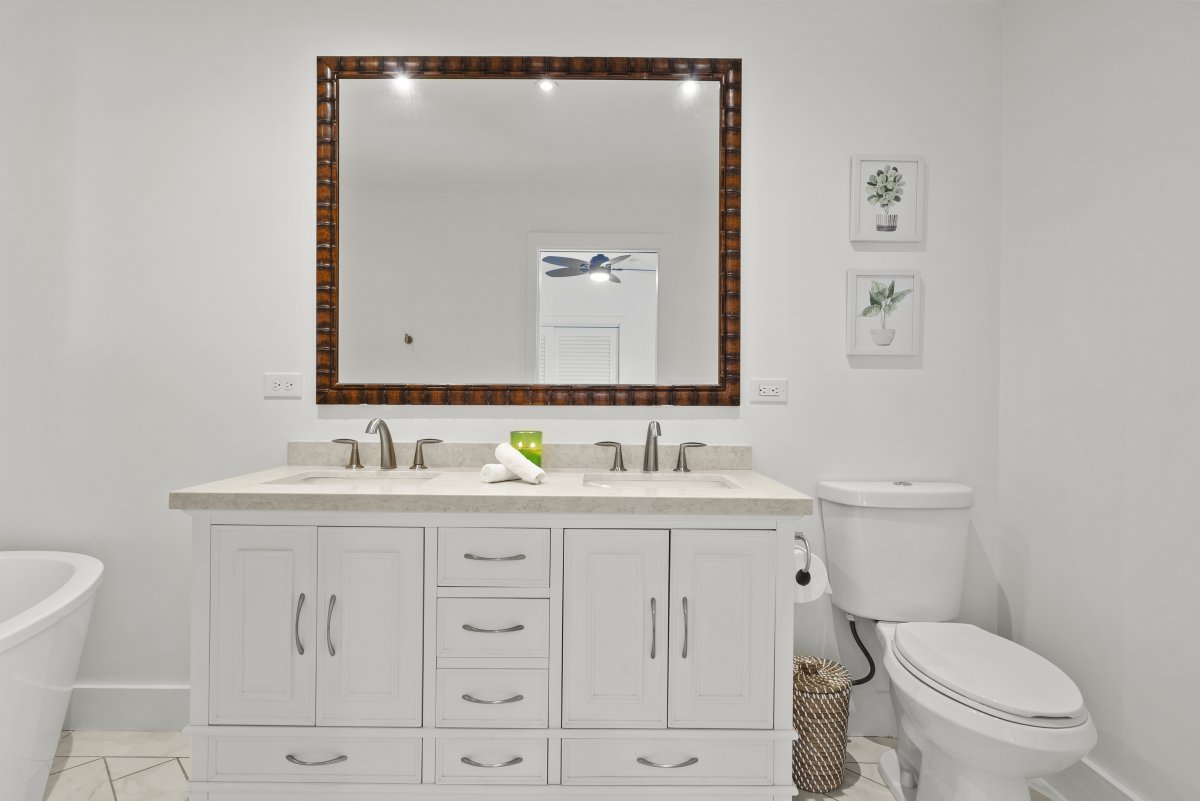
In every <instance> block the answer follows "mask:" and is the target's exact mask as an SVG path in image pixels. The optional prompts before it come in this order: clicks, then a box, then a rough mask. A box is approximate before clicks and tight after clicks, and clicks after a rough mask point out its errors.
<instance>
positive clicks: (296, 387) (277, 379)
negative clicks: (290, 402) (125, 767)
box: [263, 373, 301, 398]
mask: <svg viewBox="0 0 1200 801" xmlns="http://www.w3.org/2000/svg"><path fill="white" fill-rule="evenodd" d="M300 388H301V387H300V373H263V397H264V398H299V397H300Z"/></svg>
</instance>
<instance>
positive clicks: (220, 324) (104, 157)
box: [0, 0, 1001, 733]
mask: <svg viewBox="0 0 1200 801" xmlns="http://www.w3.org/2000/svg"><path fill="white" fill-rule="evenodd" d="M0 13H2V14H4V15H5V18H4V19H2V20H0V30H3V31H5V32H6V34H5V35H6V36H7V35H9V34H8V32H11V31H13V29H14V27H13V26H10V25H8V24H7V23H8V22H9V20H8V19H7V17H8V16H11V15H19V14H28V15H31V16H32V17H33V19H32V21H30V20H28V19H26V20H23V21H22V20H17V21H16V22H14V26H16V30H18V31H19V34H18V35H15V36H14V37H13V38H15V39H16V40H17V41H16V42H13V43H12V44H13V47H12V48H5V49H3V50H2V51H0V59H3V61H4V64H5V66H6V67H7V68H8V73H7V74H9V75H18V76H21V80H17V81H13V82H12V83H13V84H15V93H16V96H17V97H18V98H21V99H23V100H24V101H25V102H24V108H25V109H27V113H23V114H22V115H21V116H20V117H19V118H18V120H19V124H17V123H14V122H13V118H12V117H9V118H8V119H9V123H7V124H6V125H4V126H0V136H3V137H5V140H4V142H3V145H4V147H3V150H2V151H0V152H4V153H5V154H13V153H18V154H20V158H19V159H17V160H16V161H15V163H14V160H13V159H11V158H5V159H2V160H0V164H3V169H5V171H6V172H5V177H6V184H5V186H4V192H0V195H2V196H4V198H5V200H6V201H8V202H10V203H14V204H15V205H16V206H17V209H16V214H15V216H9V217H8V219H7V220H6V222H7V223H8V228H9V229H11V230H8V231H6V236H5V239H4V246H3V247H4V254H3V258H4V273H5V279H6V281H5V289H6V291H7V292H10V293H12V294H10V295H8V296H7V297H8V303H6V313H5V314H4V315H2V316H0V326H2V327H3V328H2V330H0V342H2V343H3V347H4V348H5V351H4V354H5V361H4V366H5V371H6V375H7V376H8V377H9V378H8V381H7V383H6V390H7V391H6V392H5V393H4V395H3V397H4V401H3V403H4V407H3V414H2V415H0V426H2V429H0V433H2V435H3V439H0V441H2V442H3V443H4V446H5V448H6V450H7V452H8V458H7V459H5V460H4V467H3V471H4V475H3V476H2V479H3V480H0V488H2V490H0V491H3V492H4V496H3V507H2V508H3V510H4V514H3V516H2V517H0V547H5V548H22V547H52V548H63V549H77V550H81V551H85V552H88V553H94V554H96V555H98V556H100V557H101V558H102V559H103V560H104V561H105V562H106V564H107V565H108V569H109V572H108V575H107V579H106V583H105V585H104V587H103V589H102V590H101V594H100V596H99V600H98V603H97V608H96V616H95V619H94V624H93V630H92V637H91V640H90V643H89V646H88V649H87V652H86V655H85V658H84V663H83V666H82V673H81V680H82V681H85V682H91V683H97V684H106V683H108V684H112V683H118V684H135V685H137V684H144V685H158V684H178V683H183V682H185V681H186V680H187V655H186V652H187V633H186V628H187V621H188V612H187V607H188V598H187V577H188V570H189V560H188V550H187V548H188V544H187V542H188V534H189V529H188V521H187V518H186V517H185V516H184V515H182V514H180V513H173V512H170V511H168V510H167V509H166V494H167V492H168V491H169V490H170V489H172V488H177V487H182V486H186V485H190V484H195V483H198V482H202V481H207V480H211V479H215V478H218V477H221V476H227V475H231V474H236V473H242V472H246V471H250V470H256V469H261V468H265V467H268V466H271V465H275V464H278V463H280V462H281V461H282V460H283V458H284V443H285V442H286V441H287V440H289V439H324V438H332V437H337V436H347V435H350V436H353V435H355V434H359V432H360V431H361V430H362V426H363V422H364V420H365V418H367V417H370V416H373V415H375V414H378V413H381V411H382V414H383V415H384V416H385V417H387V418H388V419H389V421H391V423H392V431H393V433H394V434H395V435H396V437H397V438H400V439H406V438H412V437H414V436H417V435H421V436H440V437H442V438H444V439H447V440H496V439H499V438H501V437H503V436H504V435H505V434H506V432H507V431H508V430H509V429H511V428H517V427H525V426H532V427H537V428H540V429H543V430H544V431H545V432H546V437H547V439H548V440H557V441H567V442H580V441H594V440H597V439H622V440H625V441H638V440H639V438H640V437H641V436H642V435H643V433H644V430H645V423H646V420H647V419H649V418H652V417H653V418H658V419H660V420H662V421H663V431H664V438H665V440H666V441H672V440H674V441H679V440H683V439H698V440H702V441H707V442H713V443H751V444H753V445H754V446H755V463H756V467H757V468H758V469H759V470H762V471H763V472H765V473H767V474H769V475H772V476H774V477H776V478H778V479H780V480H782V481H784V482H786V483H788V484H790V485H792V486H794V487H797V488H799V489H801V490H804V491H809V492H811V491H812V490H813V488H814V485H815V482H816V481H817V480H818V479H820V478H824V477H843V478H845V477H863V478H885V477H886V478H892V477H903V478H952V479H957V480H960V481H965V482H967V483H969V484H972V485H974V486H975V487H976V489H977V491H978V505H977V507H976V509H975V514H974V522H975V532H974V538H973V544H972V550H971V554H970V572H971V583H970V586H969V588H968V590H967V598H966V617H967V618H968V619H970V620H973V621H976V622H978V623H980V624H982V625H985V626H988V627H994V625H995V604H996V584H995V578H994V573H993V569H992V566H991V565H992V556H991V553H992V551H993V548H994V544H995V537H996V523H995V519H996V514H997V506H996V488H997V474H996V464H997V447H998V446H997V395H998V393H997V386H996V384H997V373H996V369H995V364H994V363H995V358H996V354H997V351H998V346H999V338H1000V332H999V329H998V327H997V321H998V315H997V309H998V304H997V303H996V301H995V293H996V291H997V290H998V288H999V280H998V275H997V272H998V266H999V256H998V246H999V222H998V212H999V198H998V197H997V196H996V195H995V193H994V192H989V191H981V187H982V188H985V189H986V188H987V187H994V186H996V185H997V183H998V181H999V175H1000V166H999V151H1000V139H999V131H1000V96H1001V90H1000V55H1001V42H1000V7H999V5H998V4H995V3H990V2H984V3H947V2H919V1H917V0H913V1H912V2H895V0H878V1H877V2H874V1H868V0H856V1H851V0H809V1H808V2H795V1H794V0H749V1H748V2H740V3H737V4H736V5H731V4H729V3H727V2H716V1H715V0H660V1H659V2H654V3H648V2H642V1H639V0H606V1H605V2H578V3H564V2H562V1H561V0H514V2H510V3H494V2H485V0H470V2H467V1H465V0H464V2H445V3H416V2H393V1H388V2H385V1H384V0H357V1H355V2H342V3H337V4H335V5H331V4H329V3H327V2H317V0H289V1H287V2H285V1H284V0H272V1H267V0H261V1H260V2H253V3H247V2H243V0H223V1H221V2H212V1H210V2H203V3H201V2H192V3H163V2H153V1H152V0H138V1H136V2H135V1H134V0H93V1H92V2H84V1H83V0H75V2H56V3H40V4H37V3H34V2H32V0H16V1H15V2H13V1H12V0H10V2H8V3H6V4H5V5H4V6H3V11H0ZM465 20H470V24H465V23H464V21H465ZM881 39H882V40H883V41H886V42H888V43H889V49H888V52H887V54H886V56H884V57H879V56H877V55H876V53H877V44H878V42H879V41H880V40H881ZM547 51H553V52H555V53H562V54H612V55H672V54H683V55H693V54H694V55H698V56H711V57H725V56H740V57H742V58H743V59H744V68H745V73H744V81H745V90H744V98H743V99H744V111H745V114H744V126H745V127H744V136H743V141H744V147H745V152H744V172H743V208H744V215H743V232H744V236H743V303H742V312H743V339H742V345H743V347H742V353H743V361H742V374H743V376H745V377H746V378H750V377H771V378H777V377H781V378H788V379H789V380H790V389H791V402H790V403H789V404H788V405H787V406H760V405H746V406H743V407H742V408H741V409H707V410H688V409H623V410H615V409H597V410H594V411H593V410H587V409H582V410H581V409H555V410H549V409H528V410H522V409H515V410H512V409H507V410H506V409H479V410H465V409H462V408H457V409H412V408H399V407H397V408H391V409H386V410H380V409H374V408H372V409H368V408H347V409H338V408H317V407H315V406H314V405H313V404H312V401H311V399H312V391H311V385H312V384H311V379H312V375H313V370H312V365H313V340H314V333H313V292H314V290H313V250H314V249H313V172H314V167H313V164H314V152H315V151H314V142H313V59H314V57H315V56H317V55H325V54H361V53H430V54H464V53H465V54H472V53H475V54H480V53H484V54H491V53H534V54H538V53H545V52H547ZM31 65H38V66H37V68H36V69H35V68H33V66H31ZM43 65H44V66H43ZM854 153H885V154H886V153H900V154H910V153H911V154H919V155H922V156H924V157H925V158H926V160H927V161H928V164H929V208H928V213H927V219H928V241H927V244H926V245H924V246H918V247H913V248H911V249H908V250H905V251H903V252H894V253H888V252H878V251H872V250H869V249H863V250H861V251H855V250H854V249H852V248H851V246H850V244H849V243H848V241H847V230H848V220H847V217H848V212H849V199H850V198H849V168H850V156H851V155H852V154H854ZM9 179H11V180H9ZM9 235H11V239H10V236H9ZM884 266H894V267H897V268H919V269H921V270H922V271H923V274H924V279H925V292H926V308H925V331H924V337H923V339H924V355H923V356H922V357H920V358H918V359H910V360H907V361H905V360H900V361H887V360H886V359H884V360H879V361H876V362H871V361H866V362H862V363H859V364H856V365H855V366H853V367H852V366H851V365H850V364H849V362H848V361H847V359H846V357H845V355H844V341H843V340H844V329H845V326H844V318H843V313H844V312H843V304H844V293H845V271H846V270H847V269H849V268H852V267H859V268H870V267H884ZM264 370H297V371H303V372H304V374H305V380H306V385H305V393H306V399H305V400H304V401H303V402H286V401H284V402H280V401H276V402H267V401H264V400H263V399H262V398H261V374H262V372H263V371H264ZM533 424H536V425H533ZM359 436H360V437H363V438H366V437H365V435H362V434H359ZM64 486H69V487H70V492H69V494H64V492H63V488H64ZM817 530H818V528H817V525H816V524H815V523H813V524H812V525H811V526H809V527H808V531H809V532H810V533H814V532H816V531H817ZM797 629H798V631H797V634H798V647H799V648H800V649H802V650H805V651H808V652H816V653H821V654H826V655H830V656H837V655H839V654H841V655H842V656H843V657H844V658H845V660H846V662H847V663H848V664H849V665H850V666H851V669H852V670H853V671H854V672H856V673H858V672H860V671H861V670H862V667H861V665H862V663H861V659H860V656H859V655H858V654H857V653H856V652H855V651H854V649H853V646H852V645H848V643H849V640H848V636H847V634H846V629H845V624H844V622H841V621H836V623H835V619H834V617H833V614H832V612H831V611H830V610H829V608H828V607H827V606H822V605H819V604H818V605H814V606H810V607H807V608H805V609H804V610H803V611H802V614H801V616H800V620H799V622H798V626H797ZM876 686H878V687H880V688H881V689H882V688H884V687H885V684H884V682H882V681H880V682H877V684H876ZM887 709H888V707H887V704H886V699H885V698H884V697H883V696H881V695H878V694H876V695H875V696H872V695H871V694H870V693H865V694H863V695H862V696H860V699H859V700H858V701H856V710H855V714H856V718H855V725H856V727H858V729H859V730H860V731H863V730H866V731H875V732H877V733H882V732H883V731H885V730H886V728H887V727H888V726H889V725H890V722H889V720H888V715H889V713H888V711H887Z"/></svg>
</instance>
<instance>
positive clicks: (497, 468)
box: [479, 464, 520, 484]
mask: <svg viewBox="0 0 1200 801" xmlns="http://www.w3.org/2000/svg"><path fill="white" fill-rule="evenodd" d="M479 475H480V476H481V477H482V478H483V483H485V484H495V483H496V482H497V481H516V480H517V479H518V478H520V476H518V475H517V474H516V473H514V472H513V471H511V470H509V469H508V468H507V467H505V466H504V465H502V464H485V465H484V466H483V469H482V470H480V471H479Z"/></svg>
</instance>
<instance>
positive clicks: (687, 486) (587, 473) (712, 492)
mask: <svg viewBox="0 0 1200 801" xmlns="http://www.w3.org/2000/svg"><path fill="white" fill-rule="evenodd" d="M414 475H422V474H421V473H420V472H418V471H409V470H407V469H405V468H404V467H400V468H399V469H397V470H387V471H380V470H378V469H370V468H367V469H364V470H360V471H347V470H344V469H342V468H336V467H319V466H312V465H290V466H287V467H276V468H273V469H271V470H264V471H262V472H259V473H250V474H248V475H244V476H237V477H235V478H227V479H223V480H221V481H214V482H212V483H210V484H201V485H199V486H195V487H189V488H187V489H182V490H177V491H175V492H172V493H171V495H170V507H171V508H172V509H181V510H185V511H186V510H191V511H216V510H234V511H239V510H255V511H329V512H450V513H462V512H491V513H502V512H517V513H537V512H551V513H560V514H563V513H572V514H580V513H582V514H688V515H780V516H793V517H799V516H803V515H807V514H811V513H812V499H811V498H809V497H808V496H807V495H804V494H802V493H800V492H797V491H796V490H794V489H792V488H791V487H787V486H785V485H783V484H780V483H779V482H778V481H773V480H772V479H769V478H767V477H766V476H764V475H762V474H761V473H756V472H754V471H753V470H705V471H702V472H701V471H697V472H693V473H686V474H681V473H673V472H671V471H670V470H666V471H662V472H660V473H651V474H644V473H640V472H634V471H630V472H629V473H609V472H607V471H603V470H595V469H590V468H551V469H549V470H547V471H546V477H545V479H544V480H543V481H542V483H541V484H536V485H535V484H526V483H524V482H521V481H505V482H500V483H495V484H485V483H483V481H482V480H481V479H480V477H479V470H478V468H464V467H443V468H435V469H431V470H429V471H428V472H427V473H424V474H423V475H424V476H429V477H428V478H426V477H422V478H414V477H413V476H414ZM646 476H649V478H645V477H646ZM306 480H307V481H308V482H309V483H304V482H305V481H306ZM585 481H588V482H592V483H601V484H603V483H607V484H608V485H609V486H592V485H591V484H586V483H585ZM696 482H699V483H696Z"/></svg>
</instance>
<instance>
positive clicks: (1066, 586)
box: [997, 0, 1200, 801]
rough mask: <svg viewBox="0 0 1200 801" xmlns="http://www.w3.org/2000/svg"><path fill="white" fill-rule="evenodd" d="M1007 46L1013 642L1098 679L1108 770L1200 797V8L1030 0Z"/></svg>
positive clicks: (1095, 690)
mask: <svg viewBox="0 0 1200 801" xmlns="http://www.w3.org/2000/svg"><path fill="white" fill-rule="evenodd" d="M1004 37H1005V56H1006V63H1005V69H1004V78H1005V86H1004V108H1005V130H1004V215H1003V218H1004V238H1003V250H1004V259H1003V283H1002V285H1001V287H1000V291H999V296H998V304H997V305H998V308H999V309H1000V310H1001V312H1000V319H999V320H998V324H999V328H1000V330H1001V331H1002V332H1003V333H1002V337H1001V359H1000V409H1001V416H1000V434H1001V437H1000V441H1001V447H1000V476H1001V484H1000V489H1001V492H1000V501H1001V505H1000V509H1001V510H1002V513H1001V516H1002V521H1003V525H1002V528H1001V534H1000V541H999V556H1000V561H999V564H1000V568H1001V569H1000V579H1001V598H1000V610H999V612H1000V626H1001V630H1002V631H1003V632H1005V633H1011V635H1012V636H1014V637H1015V639H1017V640H1018V641H1020V642H1022V643H1025V644H1027V645H1029V646H1030V647H1032V648H1034V649H1035V650H1037V651H1038V652H1040V653H1042V654H1044V655H1045V656H1047V657H1049V658H1050V659H1051V660H1053V661H1054V662H1056V663H1057V664H1058V665H1060V666H1061V667H1062V668H1063V669H1064V670H1066V671H1067V672H1068V673H1069V674H1070V675H1071V676H1072V677H1073V678H1074V679H1075V681H1076V683H1078V684H1079V686H1080V689H1081V690H1082V691H1083V695H1084V698H1085V700H1086V701H1087V704H1088V708H1089V709H1090V710H1091V712H1092V714H1093V716H1094V718H1095V720H1096V723H1097V725H1098V726H1099V728H1100V743H1099V745H1098V746H1097V747H1096V749H1095V751H1094V752H1093V753H1092V755H1091V757H1090V758H1089V760H1088V762H1089V763H1090V768H1094V769H1095V770H1097V771H1099V772H1100V774H1101V775H1105V774H1106V775H1108V776H1110V777H1111V778H1112V779H1115V780H1116V782H1117V783H1118V784H1123V785H1124V786H1125V787H1126V788H1127V789H1128V791H1129V792H1130V793H1131V794H1132V795H1133V796H1134V797H1140V798H1142V799H1145V801H1152V800H1153V801H1158V800H1159V799H1162V800H1163V801H1166V799H1184V798H1200V778H1198V777H1197V774H1196V771H1195V768H1194V763H1193V762H1192V760H1193V759H1194V758H1195V754H1194V752H1195V744H1196V742H1197V738H1196V734H1195V727H1196V724H1195V721H1194V717H1195V714H1196V710H1197V708H1198V707H1200V694H1197V691H1196V680H1195V677H1194V673H1195V670H1196V664H1197V662H1200V644H1198V643H1197V640H1196V637H1195V631H1196V623H1195V616H1196V613H1197V611H1198V610H1200V590H1198V589H1197V588H1198V587H1200V585H1198V584H1197V582H1196V579H1195V571H1196V566H1197V565H1198V564H1200V538H1198V537H1197V533H1198V531H1200V529H1198V527H1197V525H1196V516H1195V509H1194V503H1193V501H1194V499H1195V497H1196V478H1197V470H1196V463H1195V458H1196V454H1197V453H1198V452H1200V423H1198V422H1197V405H1196V394H1197V390H1200V381H1198V380H1197V373H1196V365H1197V363H1198V361H1197V355H1196V352H1195V348H1194V347H1193V339H1194V336H1195V332H1196V329H1197V326H1196V303H1195V301H1194V297H1195V292H1194V291H1193V290H1192V287H1193V286H1194V285H1195V284H1196V282H1197V267H1198V266H1200V263H1198V262H1197V259H1196V255H1195V254H1196V234H1197V231H1200V225H1198V224H1197V221H1196V212H1197V203H1196V201H1195V199H1194V194H1195V193H1194V192H1193V191H1192V189H1191V184H1192V183H1193V182H1192V180H1191V173H1192V172H1193V166H1192V161H1191V158H1192V156H1193V155H1194V153H1195V149H1196V148H1195V145H1196V131H1197V130H1198V129H1200V107H1198V105H1197V102H1196V100H1197V97H1198V96H1200V95H1198V94H1197V86H1196V79H1197V76H1198V75H1200V51H1197V49H1196V46H1195V42H1196V41H1197V39H1198V38H1200V3H1188V2H1162V1H1161V0H1103V1H1102V2H1087V3H1083V2H1056V3H1046V2H1038V1H1036V0H1014V1H1012V2H1007V3H1006V4H1005V11H1004ZM1088 773H1089V765H1084V766H1081V767H1079V768H1077V769H1075V770H1073V771H1070V772H1068V774H1067V775H1064V776H1061V777H1058V778H1057V779H1056V780H1055V782H1056V783H1057V785H1058V786H1059V787H1061V788H1064V789H1068V790H1074V789H1075V788H1080V792H1081V793H1082V794H1078V795H1075V796H1074V797H1077V798H1090V799H1095V801H1101V799H1104V798H1107V796H1103V795H1100V794H1098V791H1092V792H1090V793H1089V792H1086V790H1087V788H1088V787H1090V786H1092V785H1094V784H1095V782H1094V779H1095V777H1094V776H1091V777H1089V776H1088Z"/></svg>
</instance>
